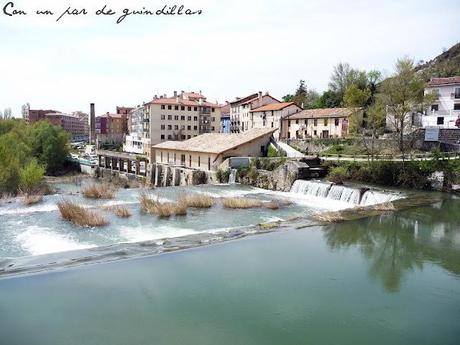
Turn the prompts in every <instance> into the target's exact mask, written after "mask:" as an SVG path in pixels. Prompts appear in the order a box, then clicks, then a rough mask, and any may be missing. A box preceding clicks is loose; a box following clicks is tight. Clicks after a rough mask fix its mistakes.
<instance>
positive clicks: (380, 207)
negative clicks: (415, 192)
mask: <svg viewBox="0 0 460 345" xmlns="http://www.w3.org/2000/svg"><path fill="white" fill-rule="evenodd" d="M372 208H373V209H374V210H377V211H396V207H395V205H393V203H392V202H391V201H388V202H384V203H381V204H377V205H374V206H372Z"/></svg>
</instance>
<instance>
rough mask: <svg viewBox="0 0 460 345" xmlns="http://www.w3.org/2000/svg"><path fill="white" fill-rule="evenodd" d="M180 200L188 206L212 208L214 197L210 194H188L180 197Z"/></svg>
mask: <svg viewBox="0 0 460 345" xmlns="http://www.w3.org/2000/svg"><path fill="white" fill-rule="evenodd" d="M179 202H182V203H185V204H186V205H187V207H194V208H211V207H212V206H213V205H214V198H213V197H212V196H210V195H208V194H186V195H183V196H181V197H180V198H179Z"/></svg>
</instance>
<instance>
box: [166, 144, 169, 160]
mask: <svg viewBox="0 0 460 345" xmlns="http://www.w3.org/2000/svg"><path fill="white" fill-rule="evenodd" d="M168 139H169V138H168ZM167 159H168V160H167V162H166V163H169V152H168V155H167Z"/></svg>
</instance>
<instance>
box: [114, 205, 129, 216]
mask: <svg viewBox="0 0 460 345" xmlns="http://www.w3.org/2000/svg"><path fill="white" fill-rule="evenodd" d="M112 212H113V213H114V214H115V215H116V216H117V217H120V218H129V217H131V216H132V214H131V212H130V210H128V208H126V207H124V206H115V207H114V208H113V209H112Z"/></svg>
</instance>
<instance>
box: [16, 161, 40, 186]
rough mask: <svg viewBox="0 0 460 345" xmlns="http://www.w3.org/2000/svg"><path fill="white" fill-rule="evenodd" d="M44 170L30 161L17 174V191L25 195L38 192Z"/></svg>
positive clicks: (35, 162)
mask: <svg viewBox="0 0 460 345" xmlns="http://www.w3.org/2000/svg"><path fill="white" fill-rule="evenodd" d="M44 174H45V168H44V167H43V166H42V165H40V164H38V163H37V160H36V159H32V160H31V161H30V162H29V163H28V164H27V165H26V166H25V167H24V168H22V169H21V171H20V173H19V189H20V190H21V191H22V192H25V193H33V192H36V191H38V190H39V188H40V186H41V184H42V182H43V175H44Z"/></svg>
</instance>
